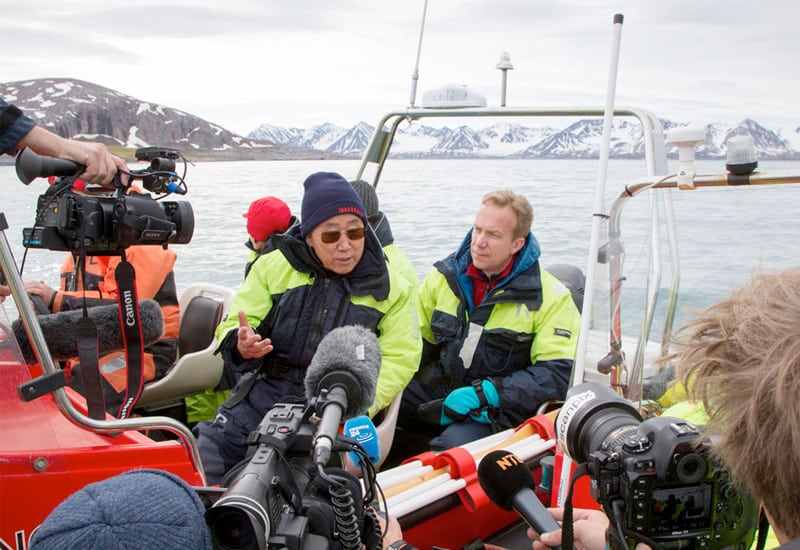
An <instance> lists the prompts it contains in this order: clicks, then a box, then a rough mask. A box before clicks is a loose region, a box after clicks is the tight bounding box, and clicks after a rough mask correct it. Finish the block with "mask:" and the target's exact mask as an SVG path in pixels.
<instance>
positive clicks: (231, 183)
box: [0, 159, 800, 332]
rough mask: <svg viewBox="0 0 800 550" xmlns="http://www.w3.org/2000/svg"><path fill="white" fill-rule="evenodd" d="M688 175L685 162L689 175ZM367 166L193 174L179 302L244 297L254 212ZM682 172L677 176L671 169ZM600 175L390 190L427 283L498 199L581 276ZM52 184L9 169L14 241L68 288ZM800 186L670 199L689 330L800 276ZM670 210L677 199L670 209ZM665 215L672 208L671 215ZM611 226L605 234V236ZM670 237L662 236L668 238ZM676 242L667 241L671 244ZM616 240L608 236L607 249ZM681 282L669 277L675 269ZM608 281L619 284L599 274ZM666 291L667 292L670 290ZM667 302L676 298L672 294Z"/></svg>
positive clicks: (506, 163) (593, 167) (388, 198)
mask: <svg viewBox="0 0 800 550" xmlns="http://www.w3.org/2000/svg"><path fill="white" fill-rule="evenodd" d="M675 164H677V163H675ZM358 167H359V162H358V161H354V160H353V161H248V162H204V163H197V164H195V165H189V166H188V172H187V175H186V183H187V186H188V189H189V191H188V193H187V194H186V196H185V197H168V198H167V199H166V200H188V201H189V202H190V203H191V204H192V208H193V210H194V214H195V230H194V236H193V238H192V241H191V243H189V244H186V245H174V247H173V248H174V250H175V251H176V252H177V254H178V261H177V265H176V267H175V273H176V280H177V285H178V289H179V291H180V290H182V289H183V288H186V287H187V286H188V285H189V284H191V283H195V282H201V281H202V282H213V283H216V284H221V285H225V286H230V287H235V286H236V285H238V284H239V283H240V282H241V279H242V276H243V273H244V265H245V262H246V259H247V256H248V250H247V249H246V248H245V246H244V243H245V241H246V240H247V234H246V231H245V220H244V218H242V213H243V212H245V211H246V210H247V207H248V205H249V203H250V202H251V201H252V200H254V199H256V198H258V197H262V196H265V195H275V196H278V197H280V198H282V199H283V200H285V201H286V202H287V203H288V204H289V206H290V207H291V209H292V211H293V212H294V213H295V214H297V215H298V216H299V214H300V206H301V200H302V193H303V187H302V182H303V180H304V179H305V177H306V176H308V175H309V174H311V173H313V172H316V171H335V172H339V173H341V174H342V175H344V176H345V177H346V178H348V179H352V178H354V177H355V175H356V173H357V170H358ZM670 167H671V168H672V169H674V168H676V166H670ZM599 169H600V164H599V161H597V160H538V161H531V160H505V159H503V160H477V159H459V160H394V159H390V160H389V161H388V162H387V164H386V167H385V169H384V171H383V174H382V176H381V180H380V183H379V185H378V195H379V198H380V206H381V209H382V210H383V211H384V212H385V213H386V215H387V217H388V219H389V221H390V223H391V226H392V229H393V232H394V236H395V242H396V244H397V245H399V246H400V248H402V249H403V250H404V251H405V253H406V254H407V255H408V257H409V259H410V260H411V262H412V263H413V265H414V266H415V267H416V269H417V272H418V274H419V275H420V277H421V278H422V277H424V275H425V273H426V272H427V271H428V269H429V268H430V266H431V265H432V263H433V262H434V261H436V260H438V259H440V258H442V257H444V256H446V255H447V254H449V253H450V252H452V251H453V250H454V249H455V248H456V247H457V246H458V245H459V244H460V243H461V241H462V239H463V238H464V235H465V233H466V231H467V230H468V229H469V227H470V226H471V224H472V221H473V219H474V215H475V211H476V209H477V207H478V205H479V203H480V198H481V196H482V195H483V194H485V193H486V192H488V191H491V190H495V189H513V190H514V191H516V192H519V193H523V194H524V195H526V196H527V197H528V198H529V200H530V201H531V203H532V205H533V208H534V222H533V231H534V233H535V234H536V236H537V238H538V240H539V242H540V244H541V247H542V263H543V265H544V266H547V265H552V264H556V263H568V264H572V265H575V266H578V267H580V268H581V269H583V270H584V271H585V270H587V269H588V268H589V265H590V264H589V261H588V260H589V243H590V238H591V233H592V223H593V217H594V216H593V214H594V213H595V212H596V188H597V185H598V180H599V179H600V177H599ZM790 169H791V170H800V163H797V162H777V161H772V162H762V163H761V164H760V166H759V170H760V171H762V172H763V171H773V170H790ZM721 172H724V161H714V162H712V161H700V162H698V165H697V173H699V174H711V173H721ZM644 175H645V171H644V161H636V160H612V161H611V162H610V163H609V165H608V171H607V176H606V178H605V190H606V192H605V197H606V200H605V204H604V209H603V211H602V212H601V213H607V209H608V208H609V204H610V202H611V200H613V199H614V198H615V197H617V196H619V195H620V193H622V192H623V191H624V188H625V186H626V185H627V184H630V183H632V182H634V181H636V180H638V179H640V178H642V177H644ZM46 186H47V183H46V182H45V180H41V179H39V180H34V182H33V183H31V184H30V185H28V186H25V185H24V184H22V183H21V182H20V181H19V180H18V179H17V178H16V174H15V172H14V168H13V166H7V165H6V166H0V190H2V203H1V204H2V206H0V211H2V212H3V213H5V215H6V219H7V220H8V223H9V226H10V229H9V230H7V231H6V236H7V238H8V240H9V242H10V244H11V247H12V250H13V251H14V253H15V255H16V262H17V264H18V265H22V264H23V261H24V271H23V278H24V279H26V280H43V281H45V282H46V283H48V284H50V285H52V286H57V285H58V273H59V268H60V265H61V262H62V260H63V257H64V254H66V252H53V251H45V250H40V249H30V250H29V251H28V252H27V254H25V253H24V250H23V248H22V245H21V241H22V228H23V227H30V226H31V225H32V223H33V220H34V215H35V211H36V199H37V197H38V196H39V195H40V194H41V193H43V192H44V191H45V190H46ZM799 193H800V186H798V185H783V186H774V187H770V188H763V187H761V188H755V187H754V188H716V189H702V190H695V191H670V192H669V194H670V196H671V200H672V203H673V208H674V211H675V217H676V223H677V233H678V248H679V252H680V272H681V280H680V299H679V302H678V315H677V320H676V323H677V324H680V323H682V322H683V321H684V320H685V319H686V316H687V309H688V308H696V307H702V306H705V305H708V304H710V303H712V302H713V301H715V300H718V299H720V298H722V297H724V296H726V295H727V294H728V293H729V292H730V291H731V290H732V289H733V288H735V287H737V286H739V285H741V284H743V283H744V282H746V281H747V279H748V278H749V277H750V276H751V275H752V274H753V273H755V272H757V271H777V270H782V269H786V268H788V267H791V266H795V265H797V263H798V259H800V222H798V220H799V219H800V194H799ZM651 200H653V198H652V196H649V195H648V193H644V194H642V195H640V196H638V197H636V198H634V199H632V200H631V201H629V203H628V204H626V206H625V208H624V210H623V214H622V218H621V228H622V242H623V244H624V246H625V257H624V267H625V270H624V276H625V281H624V283H623V297H624V298H625V302H624V303H625V306H624V310H623V312H624V313H623V327H624V328H625V330H626V332H632V331H633V332H635V331H638V328H639V324H640V322H641V319H640V316H641V304H642V298H643V296H644V293H645V288H646V287H647V284H648V279H647V273H648V267H649V265H650V262H651V260H650V256H649V254H648V251H649V248H650V242H651V241H650V238H651V235H652V234H653V228H652V224H651V223H650V219H651V217H650V213H649V212H650V210H649V208H650V202H651ZM659 200H663V199H659ZM661 210H662V211H663V208H661ZM603 227H605V226H603ZM656 231H657V232H660V231H661V230H656ZM662 239H664V240H665V237H663V236H662ZM605 241H606V237H605V235H603V236H602V237H601V239H600V243H601V244H602V243H604V242H605ZM664 269H665V270H669V266H668V265H665V266H664ZM597 278H598V279H602V281H601V282H605V278H606V274H605V273H604V272H602V271H600V272H598V277H597ZM664 279H665V280H663V281H662V285H661V286H662V287H663V286H665V285H666V284H667V283H666V276H665V278H664ZM661 294H666V291H665V290H663V291H662V292H661ZM595 306H596V307H595V310H598V308H599V309H601V310H602V309H603V308H606V309H608V304H607V294H603V293H602V292H598V293H596V295H595Z"/></svg>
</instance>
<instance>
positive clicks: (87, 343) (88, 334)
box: [75, 235, 106, 420]
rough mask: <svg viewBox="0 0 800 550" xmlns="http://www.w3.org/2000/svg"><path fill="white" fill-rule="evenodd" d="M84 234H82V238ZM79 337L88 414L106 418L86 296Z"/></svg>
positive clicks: (79, 267) (79, 264)
mask: <svg viewBox="0 0 800 550" xmlns="http://www.w3.org/2000/svg"><path fill="white" fill-rule="evenodd" d="M82 237H83V235H81V238H82ZM75 270H76V272H77V273H79V275H80V280H81V281H85V280H86V254H85V251H83V250H81V253H80V254H79V255H78V257H77V260H76V265H75ZM76 334H77V337H78V343H77V345H78V361H79V362H80V365H81V367H80V378H81V386H82V387H83V395H84V397H86V414H87V415H88V416H89V418H93V419H95V420H105V418H106V400H105V396H104V395H103V381H102V380H101V379H100V360H99V352H98V350H97V348H98V345H97V325H96V324H95V322H94V321H93V320H92V319H91V317H89V311H88V306H87V305H86V297H85V296H84V300H83V317H81V319H80V320H79V321H78V326H77V328H76Z"/></svg>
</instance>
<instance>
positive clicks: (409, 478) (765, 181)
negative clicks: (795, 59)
mask: <svg viewBox="0 0 800 550" xmlns="http://www.w3.org/2000/svg"><path fill="white" fill-rule="evenodd" d="M476 97H477V102H476V101H475V99H476ZM442 98H444V99H445V100H446V101H445V102H444V103H440V104H438V105H437V104H436V102H435V101H434V100H436V99H442ZM430 99H431V102H430V103H429V104H423V106H421V107H413V106H412V107H408V108H403V109H398V110H396V111H392V112H390V113H387V114H386V115H384V116H383V117H382V118H381V119H380V121H379V122H378V124H377V125H376V131H375V133H374V135H373V136H372V139H371V141H370V144H369V146H368V148H367V151H366V152H365V154H364V157H363V158H362V160H361V163H360V165H359V168H358V170H357V173H355V174H353V179H364V180H366V181H368V182H369V183H371V184H372V185H374V186H375V187H376V189H378V190H380V182H381V177H382V175H383V173H384V168H385V165H386V163H387V162H389V161H390V159H391V155H390V153H391V151H392V144H393V139H394V138H395V136H396V133H397V130H398V128H399V127H400V125H401V124H419V123H421V122H423V121H425V120H429V119H439V120H441V119H447V118H459V119H474V118H482V119H483V118H490V117H492V118H498V119H508V118H514V119H519V118H530V117H545V118H552V117H569V118H572V117H598V118H600V117H605V116H608V115H609V113H610V114H611V116H613V117H615V118H616V117H628V118H631V119H634V120H636V121H638V123H639V124H640V125H641V127H642V134H643V137H644V153H645V154H644V160H643V168H642V177H641V178H640V179H637V180H635V181H632V182H630V183H629V184H628V185H626V186H625V187H624V188H623V189H620V190H619V193H618V195H617V198H616V199H615V200H614V201H613V203H612V204H611V205H610V207H609V208H608V210H607V212H605V211H604V214H603V216H602V217H603V218H606V219H607V225H606V226H605V228H604V229H603V230H602V231H601V233H600V235H601V237H602V239H601V240H602V243H598V245H600V246H598V247H597V250H591V246H590V243H587V253H588V255H587V257H593V258H596V260H597V261H596V264H597V265H592V263H590V262H587V269H586V271H590V272H591V271H593V270H594V269H595V268H597V267H598V266H599V267H601V268H602V270H600V269H598V271H602V272H606V273H607V276H606V277H605V278H604V279H598V281H597V283H598V286H599V287H600V288H602V289H603V290H602V291H603V292H607V293H608V294H609V296H610V299H609V302H608V303H609V304H610V306H609V307H608V308H606V310H605V311H604V312H601V313H602V314H601V315H599V316H598V314H597V311H593V310H592V309H591V308H586V307H585V308H584V319H585V321H586V322H585V323H584V325H583V326H587V327H590V328H589V330H588V331H586V336H585V342H586V344H585V346H586V347H585V348H584V349H585V354H583V355H582V356H580V358H579V360H580V361H581V363H582V372H581V373H580V375H579V378H578V379H577V380H576V383H577V382H580V381H582V380H591V381H595V382H597V383H600V384H602V385H605V386H608V387H610V388H613V389H614V391H615V392H617V393H619V394H620V395H622V396H624V397H625V398H627V399H629V400H630V401H632V402H639V403H643V387H644V381H645V380H646V379H649V378H652V377H654V376H656V375H657V374H658V373H659V368H660V367H659V366H658V358H659V357H662V356H663V355H665V354H666V353H667V352H668V351H669V343H670V341H671V331H672V328H673V324H674V323H673V321H674V316H675V312H676V301H677V297H678V294H679V289H680V262H679V255H678V249H677V247H676V246H674V243H675V242H676V240H677V236H676V235H677V228H676V224H675V220H674V213H673V212H672V207H671V194H672V193H680V192H686V193H701V192H702V191H703V190H704V189H709V188H714V187H731V188H735V189H736V190H737V192H740V193H743V194H745V193H747V192H748V189H751V188H754V187H761V186H787V185H788V186H789V187H791V188H792V189H795V190H796V189H797V186H796V184H798V183H800V170H797V171H794V172H791V173H762V172H758V171H751V172H748V173H743V174H738V173H734V172H731V171H730V170H727V169H724V170H723V169H722V167H721V169H720V171H719V172H718V173H714V174H694V173H693V172H691V171H689V172H687V171H685V170H684V171H682V172H680V173H677V174H670V173H669V170H668V168H667V166H668V163H667V152H666V147H665V143H666V141H665V140H666V138H667V136H666V134H665V132H664V129H663V127H662V124H661V122H660V120H659V119H658V118H657V117H656V116H655V115H654V114H652V113H651V112H649V111H648V110H645V109H640V108H637V107H613V109H612V110H611V111H610V112H609V109H608V108H603V107H570V106H566V107H563V108H553V107H547V108H543V107H521V106H506V105H505V101H504V102H503V103H504V104H503V105H501V106H499V107H492V106H486V104H485V102H482V101H481V100H480V97H479V96H477V95H476V94H474V93H473V92H471V91H470V92H469V93H467V92H466V91H465V90H463V89H454V90H445V91H442V90H439V91H438V92H437V93H434V94H431V96H430ZM453 99H455V100H456V105H453V104H452V103H448V101H447V100H453ZM681 143H683V142H681ZM687 166H688V165H687ZM687 174H691V175H690V176H689V177H688V178H687ZM643 199H644V200H647V201H648V202H649V203H651V213H652V214H651V217H652V224H653V226H654V227H658V228H663V229H664V230H665V231H666V234H667V245H668V246H667V247H666V248H667V253H668V257H667V258H666V259H664V258H662V257H661V251H662V249H663V248H664V247H663V246H662V243H661V242H660V241H659V240H658V239H657V238H656V235H658V234H659V233H660V232H654V237H653V240H652V241H651V242H650V252H651V260H650V262H649V270H648V274H647V280H648V291H647V293H646V297H645V303H644V304H642V305H641V307H640V308H639V309H640V311H641V312H642V313H641V319H640V320H641V323H640V327H641V329H640V331H639V333H638V334H623V330H622V326H623V324H622V322H621V315H622V310H621V307H620V304H621V302H622V300H623V298H624V296H625V293H624V290H625V289H626V284H627V283H626V273H625V272H624V262H623V261H622V259H623V256H624V254H625V244H624V239H623V229H624V224H623V223H622V220H623V213H624V208H625V206H626V205H627V204H628V203H629V202H630V201H632V200H643ZM590 221H591V220H586V221H585V222H584V223H587V224H589V223H590ZM0 222H2V223H0V230H2V231H3V232H4V231H5V230H6V229H8V227H7V224H6V223H5V219H4V218H2V219H0ZM2 237H3V238H1V239H0V265H1V266H2V269H3V273H4V274H5V275H6V278H7V279H8V281H9V284H10V286H11V288H12V291H13V298H14V301H15V303H16V306H17V309H18V311H19V313H20V317H21V319H22V321H23V323H24V324H25V326H26V327H27V329H28V333H29V336H30V339H31V343H32V345H33V347H34V349H35V350H36V354H37V357H38V358H39V362H38V363H37V364H35V365H28V364H26V363H25V361H24V360H23V358H22V354H21V352H20V350H19V346H18V345H17V343H16V341H15V339H14V332H13V329H12V328H11V326H12V323H11V322H10V320H9V318H8V316H7V314H6V312H5V307H3V308H2V312H0V327H2V336H0V369H2V373H3V376H0V417H2V418H3V419H4V422H3V423H2V425H1V426H0V490H2V494H3V498H2V499H1V500H0V547H2V548H11V549H16V550H22V549H24V548H27V547H28V545H29V543H30V538H31V536H32V533H33V532H34V531H35V529H36V528H37V526H38V525H40V524H41V522H42V521H43V520H44V518H45V517H46V516H47V514H48V513H49V512H50V511H51V510H52V509H53V508H54V507H55V506H57V505H58V503H60V502H61V501H63V500H64V499H65V498H66V497H67V496H68V495H70V494H71V493H73V492H74V491H76V490H78V489H80V488H81V487H83V486H85V485H86V484H88V483H91V482H93V481H98V480H101V479H105V478H108V477H110V476H113V475H115V474H117V473H121V472H124V471H127V470H130V469H134V468H142V467H150V468H159V469H163V470H167V471H170V472H173V473H175V474H176V475H178V476H180V477H181V478H182V479H184V480H185V481H186V482H188V483H189V484H190V485H192V486H194V487H196V488H198V490H199V491H203V490H207V494H209V495H216V496H217V497H218V496H219V495H220V493H221V491H220V490H214V489H213V488H208V487H206V482H205V477H204V475H203V471H202V466H201V461H200V456H199V452H198V449H197V444H196V441H195V439H194V436H193V435H192V433H191V431H190V430H189V429H188V428H187V427H186V426H185V425H183V424H181V423H180V422H178V421H176V420H174V419H172V418H169V417H166V416H159V415H158V414H157V413H158V411H159V410H162V409H163V408H164V407H165V406H166V405H168V404H169V403H170V402H172V401H173V400H175V399H180V398H182V397H184V396H186V395H190V394H192V393H195V392H197V391H200V390H202V389H205V388H208V387H213V386H214V385H215V380H218V379H219V378H218V376H219V374H220V373H221V363H220V361H219V360H217V359H215V358H214V356H213V349H214V347H215V342H213V335H210V336H209V338H211V339H208V338H206V339H205V341H204V342H203V343H200V344H199V345H198V346H197V347H196V348H195V349H194V350H193V351H190V352H187V353H186V354H185V355H183V356H182V357H181V359H179V361H178V362H177V363H176V365H175V367H174V369H173V370H172V371H171V372H170V373H169V374H168V375H167V377H166V378H165V379H162V380H160V381H157V382H153V383H151V384H149V385H148V386H146V387H145V390H144V392H143V396H142V401H141V402H140V405H141V406H142V407H143V408H145V409H147V410H148V411H149V413H150V415H146V416H140V417H134V418H127V419H124V420H116V419H111V418H106V419H102V420H98V419H95V418H91V417H90V416H89V415H88V414H87V407H86V404H85V401H84V399H83V398H82V397H81V396H80V395H78V394H77V393H75V392H74V391H72V390H71V389H69V388H66V387H60V386H58V383H57V377H58V372H59V371H58V369H57V367H56V365H55V364H54V361H53V360H52V357H51V356H50V354H49V352H48V349H47V343H46V341H45V338H44V336H43V334H42V332H41V330H40V328H39V326H38V323H37V320H36V315H35V313H34V312H33V310H32V308H31V305H30V303H29V301H28V300H27V299H26V296H25V294H24V287H23V285H22V281H21V280H20V278H19V275H18V272H17V270H16V263H15V260H14V255H13V253H12V251H11V249H10V247H9V246H8V242H7V240H6V239H5V234H4V233H3V235H2ZM664 265H668V269H665V268H664V267H663V266H664ZM573 267H577V269H579V270H580V271H584V270H583V268H582V267H581V266H573ZM665 271H666V273H665ZM586 274H587V273H584V275H586ZM664 279H666V280H667V285H666V286H667V288H668V289H669V293H668V296H667V304H666V307H665V308H664V317H665V318H664V319H663V320H662V321H661V322H660V325H661V326H663V333H662V334H661V335H659V336H655V337H654V335H653V334H652V326H653V325H654V317H655V315H656V310H657V307H656V306H657V304H658V303H659V301H661V300H662V299H663V297H662V294H663V293H660V292H659V290H660V289H661V288H662V280H664ZM231 296H232V291H231V289H225V288H221V287H218V286H216V285H214V284H210V283H208V284H206V283H198V284H197V285H193V286H192V287H191V289H187V291H185V292H184V293H183V294H182V296H181V306H182V309H183V311H184V312H185V311H187V310H188V309H189V308H191V307H193V306H192V305H190V304H194V305H195V306H196V307H198V308H206V309H204V310H205V311H208V312H209V313H207V315H208V316H213V318H214V319H218V318H219V316H220V315H224V314H225V313H226V311H227V307H228V306H229V304H230V299H231ZM600 317H603V318H602V319H601V318H600ZM212 325H213V323H212ZM602 327H606V328H605V329H604V328H602ZM190 371H191V372H192V373H193V375H192V376H189V375H187V373H188V372H190ZM198 373H203V375H202V376H198ZM215 376H216V378H215ZM54 380H56V383H52V382H53V381H54ZM559 406H560V404H559V403H554V404H551V407H550V408H549V409H543V410H542V411H541V412H540V414H537V415H536V416H535V417H533V418H531V419H529V420H528V421H527V422H525V423H524V424H523V425H521V426H519V427H517V428H516V429H514V430H509V431H506V432H501V433H499V434H495V435H494V436H491V437H489V438H486V439H484V440H479V441H477V442H474V443H472V444H469V445H466V446H464V447H459V448H456V449H451V450H449V451H446V452H444V453H439V454H436V455H434V454H432V453H427V454H424V455H414V456H410V457H407V458H406V459H405V460H404V461H403V462H402V463H401V464H398V465H396V466H395V465H393V466H391V467H387V468H385V469H381V470H380V471H379V472H378V474H377V481H378V483H379V484H381V486H382V489H383V491H384V492H385V493H386V497H387V499H388V500H387V502H388V504H385V505H384V509H386V510H387V511H388V512H389V513H390V514H393V515H395V516H397V517H398V519H399V521H400V523H401V526H402V527H403V530H404V534H405V538H406V540H408V541H409V542H410V543H412V544H414V545H416V546H417V547H418V548H421V549H426V548H431V547H433V546H445V547H450V548H463V547H467V546H468V545H470V544H472V543H474V542H475V541H476V540H481V541H485V542H490V543H495V544H502V545H505V546H507V547H509V548H522V547H528V544H527V541H526V540H525V529H526V527H525V524H524V523H523V522H522V521H521V520H520V517H519V515H518V514H517V513H516V512H514V511H510V510H506V509H503V508H501V507H499V506H497V505H496V504H494V503H493V502H492V501H491V499H490V498H489V497H488V496H487V494H486V492H485V491H484V490H483V489H482V488H481V486H480V482H479V479H478V477H479V476H478V475H477V469H478V467H479V464H480V461H481V459H482V458H483V457H485V456H487V454H488V453H489V452H491V451H493V450H499V449H503V450H507V451H509V452H513V453H515V454H516V455H517V456H519V457H520V458H521V459H522V460H524V462H525V464H526V466H527V467H528V468H529V469H530V470H531V473H532V476H533V478H534V481H535V483H536V488H537V490H536V494H537V496H538V497H539V500H540V501H541V502H543V503H547V504H557V503H559V494H560V492H561V489H563V487H560V486H559V484H558V482H557V481H556V480H557V479H558V478H559V477H560V468H563V467H564V466H565V464H567V463H568V462H567V461H566V460H565V457H564V452H563V450H562V446H561V445H560V444H559V442H558V441H557V433H556V427H555V419H556V416H555V414H556V413H557V412H558V408H559ZM396 412H397V411H396V407H395V409H394V410H389V411H386V413H385V414H384V417H383V419H382V420H381V422H380V423H379V424H380V425H379V426H378V430H379V431H380V430H381V428H383V430H384V433H386V434H387V437H385V438H384V444H386V441H388V442H389V446H391V437H392V434H393V431H392V428H393V415H396ZM154 431H166V432H169V433H171V434H172V435H173V436H174V437H173V438H170V439H168V440H161V441H156V440H154V439H152V438H150V437H148V436H147V435H146V434H147V433H149V432H154ZM385 454H387V453H384V455H385ZM576 503H578V504H582V505H588V506H591V505H594V506H597V503H596V502H593V500H592V498H591V495H590V492H589V488H588V484H583V485H581V486H580V488H579V490H578V495H577V500H576ZM576 505H577V504H576ZM523 543H525V544H523Z"/></svg>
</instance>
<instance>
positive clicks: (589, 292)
mask: <svg viewBox="0 0 800 550" xmlns="http://www.w3.org/2000/svg"><path fill="white" fill-rule="evenodd" d="M622 20H623V17H622V14H621V13H617V14H615V15H614V36H613V40H612V44H611V66H610V67H609V71H608V88H607V90H606V105H605V111H604V113H603V136H602V139H601V142H600V172H599V173H598V176H597V187H596V189H595V214H593V216H594V217H593V218H592V235H591V239H590V243H589V261H588V266H587V268H586V282H585V284H584V296H583V311H582V315H581V331H580V333H579V335H578V350H577V352H576V354H575V364H574V365H573V367H572V380H571V381H570V382H571V383H570V387H571V386H574V385H577V384H580V383H581V382H583V376H584V360H585V359H586V349H587V347H588V338H589V329H590V328H591V326H590V318H591V314H592V302H593V298H594V284H595V283H594V280H595V266H596V265H597V253H598V250H599V248H600V224H601V222H602V220H603V218H604V217H606V216H605V215H604V211H605V207H604V203H605V189H606V175H607V172H608V157H609V150H610V144H611V127H612V123H613V121H614V97H615V95H616V88H617V71H618V67H619V47H620V42H621V41H622ZM571 477H572V460H571V459H570V457H569V456H567V454H566V453H565V454H564V460H563V462H562V464H561V477H560V480H561V481H560V483H559V486H558V494H557V502H558V505H559V506H564V505H565V504H566V502H565V501H566V497H567V491H568V490H569V484H570V478H571Z"/></svg>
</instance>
